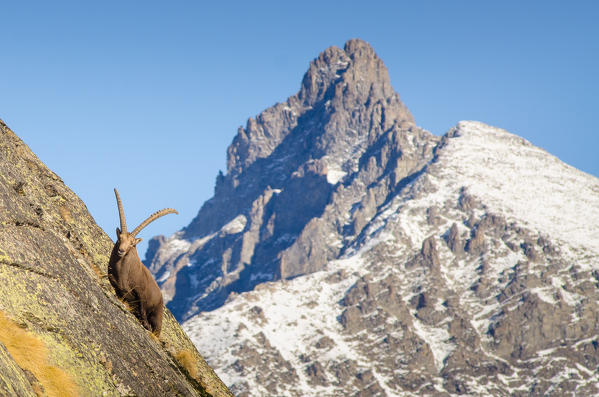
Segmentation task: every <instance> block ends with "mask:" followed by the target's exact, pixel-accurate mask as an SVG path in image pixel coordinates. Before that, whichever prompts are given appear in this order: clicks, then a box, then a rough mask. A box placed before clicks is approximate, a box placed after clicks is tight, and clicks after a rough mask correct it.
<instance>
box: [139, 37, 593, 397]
mask: <svg viewBox="0 0 599 397" xmlns="http://www.w3.org/2000/svg"><path fill="white" fill-rule="evenodd" d="M227 156H228V161H227V172H226V174H222V173H221V174H219V175H218V177H217V180H216V186H215V192H214V196H213V197H212V198H211V199H210V200H208V201H207V202H206V203H204V205H203V206H202V207H201V209H200V211H199V213H198V215H197V217H196V218H195V219H194V220H193V221H192V222H191V224H190V225H189V226H187V227H186V228H184V229H183V230H181V231H179V232H177V233H175V234H174V235H173V236H171V237H169V238H166V237H156V238H154V239H153V240H152V241H151V242H150V248H149V250H148V253H147V254H146V261H145V262H146V264H147V265H148V266H149V267H150V269H151V271H152V272H153V273H154V274H155V276H156V279H157V280H158V282H159V285H160V286H161V289H162V291H163V294H164V297H165V301H166V302H168V306H169V308H170V309H171V311H172V312H173V314H174V315H175V316H176V317H177V318H178V319H179V320H180V321H184V328H185V329H186V330H187V332H188V333H189V334H190V335H191V337H192V339H193V340H194V342H195V343H196V345H197V347H198V349H199V351H200V352H201V353H202V354H204V355H205V356H206V357H207V359H208V361H209V363H210V364H211V365H212V366H213V367H214V368H215V369H216V371H217V372H218V373H219V375H220V376H221V377H222V378H223V380H225V382H227V383H228V384H229V385H230V386H231V387H232V390H233V391H234V393H235V394H237V395H239V396H264V395H273V396H278V395H285V396H316V395H318V396H321V395H327V396H328V395H332V396H347V395H352V396H353V395H355V396H384V395H386V396H395V395H448V394H449V395H458V394H469V395H551V394H554V395H594V394H598V393H599V375H598V374H599V371H598V366H599V339H598V336H597V335H599V306H598V303H597V302H599V233H598V232H599V230H598V228H599V180H598V179H597V178H595V177H593V176H590V175H587V174H584V173H582V172H580V171H578V170H576V169H574V168H572V167H569V166H568V165H566V164H564V163H562V162H561V161H559V160H558V159H557V158H555V157H553V156H551V155H550V154H548V153H546V152H545V151H543V150H541V149H539V148H537V147H535V146H533V145H532V144H530V143H529V142H527V141H525V140H524V139H522V138H520V137H518V136H516V135H513V134H510V133H508V132H506V131H504V130H501V129H498V128H494V127H490V126H487V125H485V124H482V123H478V122H472V121H468V122H461V123H459V124H458V125H457V126H456V127H455V128H453V129H452V130H450V131H449V132H448V133H447V134H446V135H445V136H443V137H437V136H434V135H432V134H431V133H430V132H428V131H425V130H423V129H421V128H419V127H418V126H417V125H416V124H415V123H414V120H413V118H412V115H411V114H410V112H409V110H408V109H407V108H406V107H405V105H404V104H403V103H402V102H401V100H400V98H399V95H398V94H397V93H396V92H395V91H394V90H393V88H392V87H391V84H390V81H389V76H388V73H387V69H386V68H385V66H384V64H383V62H382V60H380V59H379V58H378V57H377V55H376V54H375V52H374V50H373V49H372V48H371V47H370V46H369V45H368V44H367V43H365V42H364V41H362V40H350V41H348V42H347V43H346V44H345V46H344V48H343V49H341V48H337V47H331V48H328V49H327V50H325V51H324V52H323V53H321V54H320V55H319V56H318V57H317V58H316V59H315V60H314V61H312V62H311V64H310V67H309V68H308V71H307V72H306V74H305V76H304V78H303V81H302V84H301V86H300V90H299V92H298V93H297V94H296V95H293V96H291V97H289V98H288V99H287V100H286V101H285V102H284V103H279V104H276V105H274V106H273V107H271V108H269V109H266V110H265V111H264V112H262V113H260V114H259V115H258V116H256V117H255V118H250V119H249V120H248V123H247V125H246V126H245V127H242V128H240V129H239V131H238V133H237V135H236V136H235V138H234V139H233V142H232V144H231V146H230V147H229V149H228V151H227Z"/></svg>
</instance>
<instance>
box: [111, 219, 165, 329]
mask: <svg viewBox="0 0 599 397" xmlns="http://www.w3.org/2000/svg"><path fill="white" fill-rule="evenodd" d="M117 230H118V229H117ZM127 234H128V233H127ZM120 242H121V239H120V238H119V239H118V240H117V242H116V244H115V245H114V248H113V249H112V253H111V254H110V261H109V262H108V279H109V280H110V284H112V286H113V287H114V290H115V292H116V295H117V296H118V297H119V298H121V299H123V300H125V301H126V302H127V303H129V304H131V305H132V306H133V307H135V308H136V309H137V313H136V314H137V317H138V318H139V321H140V322H141V324H142V325H143V326H144V327H145V328H146V329H147V330H150V331H152V333H154V334H155V335H156V336H158V335H160V331H161V329H162V313H163V312H164V302H163V299H162V292H161V291H160V288H159V287H158V284H157V283H156V281H155V280H154V277H152V274H151V273H150V271H149V270H148V269H147V268H146V267H145V266H144V265H143V264H142V263H141V260H140V259H139V255H138V254H137V248H136V247H135V245H131V246H130V247H129V250H127V251H126V253H125V255H123V256H122V257H121V256H119V246H120Z"/></svg>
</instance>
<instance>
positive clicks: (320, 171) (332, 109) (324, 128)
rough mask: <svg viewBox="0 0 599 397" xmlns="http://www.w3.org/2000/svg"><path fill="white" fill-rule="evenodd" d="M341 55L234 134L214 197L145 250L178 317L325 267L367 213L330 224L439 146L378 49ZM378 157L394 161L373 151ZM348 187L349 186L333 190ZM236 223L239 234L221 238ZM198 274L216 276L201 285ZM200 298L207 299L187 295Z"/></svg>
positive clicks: (356, 45) (360, 47) (354, 45)
mask: <svg viewBox="0 0 599 397" xmlns="http://www.w3.org/2000/svg"><path fill="white" fill-rule="evenodd" d="M344 48H345V49H344V50H341V49H339V48H337V47H331V48H329V49H327V50H325V51H324V52H323V53H322V54H321V55H320V56H319V57H318V58H316V59H315V60H314V61H312V63H311V64H310V67H309V69H308V71H307V72H306V74H305V76H304V79H303V81H302V86H301V89H300V92H299V93H298V94H297V95H295V96H292V97H290V98H289V99H288V100H287V101H286V102H285V103H284V104H277V105H275V106H273V107H272V108H269V109H267V110H265V111H264V112H263V113H261V114H260V115H259V116H258V117H257V118H256V119H255V120H254V119H250V120H249V121H248V125H247V127H246V129H240V131H239V132H238V134H237V136H236V137H235V138H234V140H233V143H232V144H231V146H230V147H229V150H228V159H229V160H228V164H229V172H228V173H227V175H219V176H218V177H217V183H216V187H215V195H214V197H213V198H211V199H210V200H208V201H207V202H206V203H205V204H204V205H203V206H202V208H201V209H200V212H199V213H198V216H197V217H196V218H195V219H194V220H193V221H192V222H191V224H190V225H189V226H188V227H186V228H184V229H183V230H182V231H180V232H178V233H177V234H175V235H174V236H171V238H170V240H165V239H164V238H156V239H154V240H153V241H152V242H151V250H150V252H149V253H148V254H147V256H146V261H145V263H146V265H148V266H149V267H150V269H151V270H152V272H153V273H154V274H156V276H157V279H158V280H162V281H161V288H162V289H163V291H164V294H165V298H166V300H167V302H169V303H168V304H169V308H171V310H173V313H174V314H175V315H176V316H177V317H178V318H186V317H188V316H189V315H190V313H192V312H195V311H198V310H200V309H203V310H206V309H210V308H214V307H217V306H218V305H219V304H222V302H224V300H225V299H226V297H227V296H228V295H229V294H230V293H231V292H239V291H243V290H248V289H251V288H252V287H253V286H254V285H256V284H257V283H259V282H260V281H263V280H268V279H273V278H285V277H293V276H295V275H299V274H303V273H305V272H310V271H313V270H316V269H318V268H319V267H321V266H323V265H324V263H326V261H327V260H328V259H331V258H334V257H335V256H336V255H338V252H337V251H338V249H339V247H337V246H338V245H339V244H338V243H335V242H333V241H328V242H327V243H324V242H326V240H331V239H339V238H340V236H341V235H343V234H347V233H350V232H348V231H344V230H342V228H343V227H346V228H347V227H352V231H351V233H357V232H358V231H359V230H358V229H360V228H361V227H362V226H363V224H364V219H362V218H364V217H368V216H369V215H371V214H367V213H365V212H364V211H358V212H357V215H356V216H357V217H358V218H359V219H356V220H355V222H354V220H352V222H353V223H354V225H353V226H347V225H335V224H334V223H335V221H334V219H336V218H338V217H339V214H338V212H339V211H342V212H347V211H349V210H350V209H351V208H350V207H351V203H349V202H348V200H349V201H354V200H357V199H358V198H359V197H358V196H361V195H362V194H363V191H364V190H365V189H367V188H368V185H370V184H372V183H374V182H375V180H376V179H379V178H381V177H383V178H386V179H389V181H388V182H386V183H387V184H393V183H396V182H399V180H400V179H401V178H402V177H403V176H405V175H404V174H407V173H409V172H414V171H415V169H416V168H419V167H421V166H422V165H423V164H424V163H425V162H426V160H424V159H423V158H422V156H421V153H420V152H421V151H424V152H427V151H428V152H429V153H428V154H427V155H428V156H430V155H431V153H430V151H431V147H432V145H433V142H434V141H436V140H437V139H438V138H436V137H434V136H433V135H432V134H430V133H429V132H426V131H424V130H422V129H420V128H418V127H417V126H415V125H414V123H413V118H412V115H411V114H410V113H409V111H408V110H407V108H406V107H405V105H403V103H402V102H401V100H400V99H399V95H398V94H397V93H395V92H394V91H393V90H392V88H391V86H390V83H389V76H388V73H387V70H386V68H385V66H384V64H383V62H382V61H381V60H380V59H379V58H378V57H377V56H376V54H375V53H374V50H373V49H372V48H371V47H370V46H369V45H368V44H367V43H366V42H364V41H362V40H350V41H348V42H347V43H346V45H345V47H344ZM288 109H289V110H288ZM410 135H414V136H413V137H411V136H410ZM266 136H268V137H269V139H266V138H265V137H266ZM273 142H274V143H276V144H277V145H276V147H275V148H273V146H274V143H273ZM383 147H384V148H389V147H390V148H391V151H390V152H387V151H385V152H384V153H379V151H380V149H381V148H383ZM367 150H369V151H370V152H368V153H366V151H367ZM385 150H386V149H385ZM365 154H366V156H365ZM360 161H362V162H363V161H370V162H371V168H370V171H367V172H363V173H361V174H360V173H359V172H358V170H359V169H360V167H361V165H360ZM377 161H379V162H380V161H382V162H385V163H387V162H400V163H401V164H402V166H401V169H398V168H397V167H396V168H394V169H391V166H389V167H388V168H389V169H388V170H387V172H391V171H393V172H394V175H388V176H383V175H378V174H376V171H377V167H375V166H374V165H373V164H375V163H376V162H377ZM368 172H370V174H369V173H368ZM382 172H383V173H384V172H385V170H384V169H383V170H382ZM358 174H360V175H358ZM344 178H345V179H347V180H348V182H347V186H348V188H344V187H341V185H344V184H345V182H343V180H344ZM356 178H357V179H356ZM342 182H343V183H342ZM385 189H387V188H385ZM383 195H386V193H384V192H381V193H379V196H380V197H377V198H376V199H375V198H374V197H372V196H371V197H370V199H371V201H372V200H375V201H376V200H382V199H383V198H382V197H383ZM345 196H351V198H349V199H347V198H345ZM332 202H336V203H339V204H335V205H331V203H332ZM340 202H345V203H344V204H341V203H340ZM340 205H341V206H343V207H344V208H343V209H340V208H339V206H340ZM347 205H350V207H348V208H345V206H347ZM236 219H237V220H238V221H239V222H241V223H243V225H242V226H243V227H242V228H241V229H240V230H239V231H237V232H236V233H229V232H227V230H229V231H230V230H231V229H227V228H226V226H227V224H228V223H230V222H233V221H235V220H236ZM241 223H240V224H241ZM223 228H225V229H226V230H225V229H223ZM275 235H276V237H274V236H275ZM323 238H324V240H323ZM215 257H216V258H217V259H214V258H215ZM213 260H214V261H215V262H213V263H211V262H210V261H213ZM216 262H219V263H216ZM190 264H192V265H191V266H190ZM254 264H258V266H254ZM215 265H220V269H215V268H214V266H215ZM190 267H191V268H195V269H193V270H188V269H189V268H190ZM200 268H202V269H200ZM194 273H195V274H197V273H204V274H212V275H213V276H208V279H200V280H197V279H196V278H195V277H194V275H193V274H194ZM198 288H199V289H204V290H205V291H207V292H206V293H205V294H203V295H200V296H198V295H197V294H194V293H193V292H192V291H191V290H197V289H198ZM173 299H174V300H173Z"/></svg>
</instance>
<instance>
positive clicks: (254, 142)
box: [227, 39, 414, 179]
mask: <svg viewBox="0 0 599 397" xmlns="http://www.w3.org/2000/svg"><path fill="white" fill-rule="evenodd" d="M358 108H368V109H369V110H368V111H367V113H369V114H368V116H366V117H368V118H369V117H375V118H377V123H378V122H379V121H380V122H382V125H381V129H379V130H377V132H376V133H377V134H380V133H381V131H382V130H388V129H390V128H392V126H393V125H398V126H401V127H405V126H406V125H407V124H413V123H414V119H413V117H412V115H411V113H410V111H409V110H408V109H407V107H406V106H405V105H404V104H403V103H402V102H401V100H400V97H399V95H398V94H397V93H396V92H395V91H394V90H393V88H392V87H391V83H390V80H389V73H388V71H387V68H386V67H385V64H384V63H383V61H382V60H381V59H380V58H379V57H378V56H377V55H376V53H375V52H374V49H373V48H372V47H371V46H370V45H369V44H368V43H366V42H365V41H363V40H360V39H353V40H349V41H348V42H347V43H346V44H345V46H344V49H340V48H339V47H336V46H332V47H329V48H327V49H326V50H324V51H323V52H322V53H321V54H320V55H319V56H318V57H317V58H316V59H314V60H313V61H312V62H311V63H310V66H309V68H308V71H307V72H306V73H305V75H304V77H303V80H302V84H301V87H300V91H299V92H298V93H297V94H296V95H294V96H291V97H289V98H288V99H287V100H286V101H285V102H284V103H278V104H276V105H274V106H273V107H271V108H269V109H266V110H265V111H263V112H262V113H260V114H259V115H258V116H256V118H250V119H249V120H248V122H247V125H246V127H245V128H239V130H238V134H237V136H236V137H235V138H234V139H233V142H232V144H231V146H230V147H229V149H228V159H227V174H228V176H230V177H233V178H235V179H237V178H238V177H239V176H240V175H241V174H242V173H243V172H245V171H246V170H247V169H248V167H249V166H251V165H252V164H253V163H254V162H255V161H256V160H258V159H260V158H266V157H268V156H270V155H271V154H272V153H273V152H274V151H275V149H277V147H278V146H279V145H280V144H281V143H282V142H283V141H284V140H285V138H286V137H287V136H288V135H289V134H290V133H292V132H293V133H299V132H300V130H301V131H302V132H303V133H304V134H306V133H310V131H311V130H313V128H311V129H308V128H303V129H302V128H300V130H298V129H297V127H298V124H301V123H300V120H301V119H302V118H304V119H305V118H310V119H312V120H319V122H320V125H319V126H318V128H319V130H320V131H325V130H327V128H326V126H327V124H333V125H332V127H333V128H330V129H328V130H329V131H330V133H328V134H324V135H323V137H322V139H320V142H321V143H322V145H321V146H322V147H321V156H322V154H326V153H325V152H327V151H331V150H332V151H338V149H339V148H338V147H336V145H335V144H331V143H335V142H338V141H340V140H342V141H347V139H345V138H343V137H342V135H346V134H348V133H350V134H351V131H355V130H360V131H367V130H369V129H370V128H360V129H356V128H354V127H355V126H354V127H351V125H352V124H355V123H356V120H352V118H353V117H356V114H355V111H356V109H358ZM378 119H380V120H378ZM313 138H316V137H313ZM338 138H341V139H338ZM345 149H346V148H345V147H344V148H342V151H343V150H345Z"/></svg>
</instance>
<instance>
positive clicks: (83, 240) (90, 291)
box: [0, 121, 230, 396]
mask: <svg viewBox="0 0 599 397" xmlns="http://www.w3.org/2000/svg"><path fill="white" fill-rule="evenodd" d="M0 202H1V204H2V205H0V311H1V313H2V314H3V318H4V316H5V317H6V318H7V319H8V320H6V322H3V327H6V326H7V325H6V324H13V325H14V326H18V327H20V329H24V330H25V331H26V332H27V333H28V335H30V336H31V337H32V338H35V340H38V341H40V342H41V345H43V346H45V349H46V350H47V352H48V355H49V357H48V361H49V363H48V365H52V366H55V367H58V368H59V369H60V370H61V371H63V372H64V373H66V377H68V378H71V379H72V381H73V382H74V384H75V385H76V389H77V394H79V395H81V396H99V395H106V396H120V395H153V396H159V395H164V396H174V395H180V396H206V395H230V393H229V391H228V390H227V388H226V387H225V386H224V385H223V384H222V382H220V380H219V379H218V377H217V376H216V375H215V374H214V372H213V371H212V370H211V369H210V368H209V367H208V366H207V364H206V363H205V361H204V360H203V358H202V357H201V356H200V354H199V353H198V352H197V350H196V349H195V348H194V346H193V344H192V343H191V342H190V340H189V339H188V338H187V336H186V335H185V333H184V332H183V330H182V329H181V327H180V326H179V325H178V323H177V322H176V320H175V319H174V317H173V316H172V315H171V314H170V313H169V312H168V311H167V313H166V314H165V318H164V325H163V332H162V335H161V337H160V340H157V339H154V338H152V337H151V336H150V334H149V333H148V332H147V331H146V330H145V329H144V328H143V327H142V326H141V325H140V323H139V322H138V321H137V319H136V318H135V317H134V316H133V315H132V314H131V313H130V312H129V311H128V309H127V308H126V307H125V306H124V305H123V304H122V303H121V302H120V301H119V300H118V299H116V297H115V294H114V291H113V290H112V287H111V286H110V285H109V283H108V280H107V278H106V267H107V264H108V257H109V254H110V252H111V249H112V245H113V243H112V241H111V240H110V238H109V237H108V236H107V235H106V234H105V233H104V232H103V231H102V230H101V229H100V228H99V227H98V226H97V225H96V223H95V222H94V220H93V218H92V217H91V216H90V214H89V213H88V211H87V209H86V208H85V205H84V204H83V203H82V202H81V200H80V199H79V198H78V197H77V196H76V195H75V194H74V193H73V192H72V191H71V190H70V189H68V188H67V187H66V186H65V185H64V183H63V182H62V181H61V180H60V178H59V177H58V176H57V175H56V174H54V173H53V172H51V171H50V170H49V169H48V168H46V167H45V166H44V164H43V163H42V162H41V161H40V160H39V159H38V158H37V157H36V156H35V155H34V154H33V153H32V152H31V151H30V150H29V148H27V146H26V145H25V144H24V143H23V142H22V141H21V140H20V139H19V138H18V137H17V136H16V135H15V134H14V133H13V132H12V131H11V130H10V129H9V128H8V127H7V126H6V125H5V124H4V123H3V122H1V121H0ZM3 321H5V320H3ZM4 331H5V330H4ZM5 342H6V341H4V342H3V341H2V340H0V368H2V370H1V371H0V373H1V375H0V394H2V395H39V394H36V393H40V390H42V391H43V390H44V384H43V382H42V381H41V380H40V379H39V378H37V377H36V374H35V373H33V372H32V371H29V370H27V369H25V366H21V365H24V364H23V362H26V361H27V357H26V358H25V359H24V361H21V363H20V361H19V360H23V359H19V358H16V356H13V354H11V349H13V350H12V353H15V350H14V349H16V348H19V346H13V345H6V346H5V345H4V343H5ZM6 343H8V342H6ZM17 343H18V342H17ZM181 354H184V355H185V356H186V357H187V361H186V362H184V363H183V361H181V360H180V359H179V360H177V356H178V355H179V357H181ZM180 361H181V362H180ZM194 375H195V376H194ZM46 392H48V390H46Z"/></svg>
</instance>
